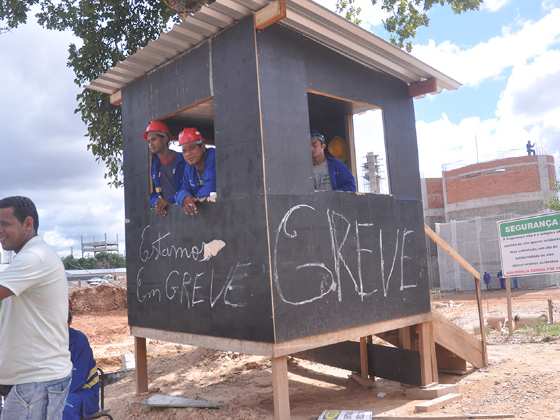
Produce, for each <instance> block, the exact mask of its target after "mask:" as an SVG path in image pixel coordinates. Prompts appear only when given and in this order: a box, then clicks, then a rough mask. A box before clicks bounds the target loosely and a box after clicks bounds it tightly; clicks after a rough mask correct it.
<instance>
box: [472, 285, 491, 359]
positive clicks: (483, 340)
mask: <svg viewBox="0 0 560 420" xmlns="http://www.w3.org/2000/svg"><path fill="white" fill-rule="evenodd" d="M474 285H475V291H476V304H477V305H478V325H479V327H480V341H481V343H482V360H483V362H484V366H485V367H486V366H488V352H487V349H486V330H485V329H484V312H483V308H482V290H481V288H480V279H477V278H476V277H475V278H474Z"/></svg>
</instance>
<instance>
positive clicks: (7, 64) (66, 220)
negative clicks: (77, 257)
mask: <svg viewBox="0 0 560 420" xmlns="http://www.w3.org/2000/svg"><path fill="white" fill-rule="evenodd" d="M73 40H74V38H73V37H72V35H71V34H68V33H64V32H55V31H47V30H44V29H42V28H40V27H39V26H38V25H37V24H35V23H28V24H26V25H23V26H22V27H20V28H18V29H16V30H13V31H11V32H8V33H4V34H2V35H0V51H2V66H0V80H2V98H3V99H4V100H3V101H2V104H0V126H1V127H2V140H1V145H2V164H1V165H0V191H1V193H0V196H2V197H4V196H8V195H26V196H29V197H30V198H31V199H33V201H34V202H35V203H36V205H37V208H38V210H39V218H40V223H39V224H40V227H39V233H40V234H41V235H43V236H44V237H45V239H46V240H47V241H48V242H49V243H51V244H52V245H53V246H54V247H55V248H56V249H57V251H58V252H59V253H61V254H67V253H69V251H70V247H74V250H75V251H77V249H78V247H79V240H80V235H81V234H83V235H86V236H89V237H91V236H92V235H95V236H96V237H97V238H98V239H100V238H101V236H102V235H104V234H105V232H107V234H108V235H109V236H110V238H111V239H114V237H115V236H116V234H119V237H120V238H122V239H124V203H123V197H122V191H121V190H115V189H111V188H109V187H108V186H107V185H106V181H105V179H104V178H103V171H104V169H103V167H102V166H100V165H98V164H97V163H96V162H95V159H94V158H93V156H92V155H91V153H90V152H89V151H87V149H86V145H87V139H86V138H85V137H84V134H85V132H86V128H85V126H84V124H83V123H82V121H81V120H80V118H79V117H78V116H77V115H75V114H74V109H75V107H76V99H75V96H76V93H77V92H78V90H77V87H76V86H75V85H74V81H73V77H74V76H73V73H72V71H71V70H70V69H68V68H67V67H66V60H67V55H68V44H69V43H70V42H72V41H73Z"/></svg>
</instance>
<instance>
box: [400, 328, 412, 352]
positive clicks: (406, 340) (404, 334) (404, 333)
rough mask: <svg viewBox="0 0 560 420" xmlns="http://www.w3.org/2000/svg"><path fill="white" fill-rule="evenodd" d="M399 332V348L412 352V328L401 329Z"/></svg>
mask: <svg viewBox="0 0 560 420" xmlns="http://www.w3.org/2000/svg"><path fill="white" fill-rule="evenodd" d="M398 331H399V347H400V348H402V349H405V350H412V340H411V336H410V334H411V329H410V327H403V328H399V330H398Z"/></svg>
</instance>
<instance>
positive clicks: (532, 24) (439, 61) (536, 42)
mask: <svg viewBox="0 0 560 420" xmlns="http://www.w3.org/2000/svg"><path fill="white" fill-rule="evenodd" d="M558 42H560V9H554V10H552V11H550V13H548V14H547V15H546V16H545V17H543V18H542V19H540V20H538V21H527V22H525V23H522V24H521V26H520V27H519V28H517V30H513V29H512V28H510V27H504V28H503V29H502V34H501V35H499V36H496V37H493V38H491V39H489V40H488V41H485V42H481V43H479V44H476V45H474V46H472V47H470V48H463V47H460V46H458V45H457V44H455V43H453V42H451V41H443V42H441V43H436V42H435V41H433V40H430V41H429V42H428V43H427V44H418V45H415V46H414V48H413V54H414V55H415V56H416V57H418V58H420V59H421V60H423V61H425V62H427V63H429V64H430V65H432V66H434V67H436V68H437V69H439V70H441V71H443V72H445V73H447V74H448V75H449V76H451V77H454V78H455V79H457V80H458V81H460V82H461V83H465V84H467V85H472V86H474V85H478V84H479V83H481V82H483V81H484V80H487V79H493V78H498V77H501V76H503V75H504V73H505V71H506V70H507V69H509V68H511V67H513V66H518V65H523V64H524V63H526V62H527V61H528V60H531V59H533V58H535V57H537V56H539V55H541V54H543V53H544V52H546V51H547V50H549V49H550V48H552V47H554V46H555V45H557V44H558Z"/></svg>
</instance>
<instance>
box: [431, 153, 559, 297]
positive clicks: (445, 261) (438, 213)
mask: <svg viewBox="0 0 560 420" xmlns="http://www.w3.org/2000/svg"><path fill="white" fill-rule="evenodd" d="M555 186H556V171H555V166H554V158H553V157H552V156H548V155H540V156H519V157H513V158H506V159H498V160H493V161H490V162H482V163H477V164H473V165H468V166H464V167H461V168H457V169H453V170H449V171H444V172H443V176H442V178H428V179H423V180H422V195H423V206H424V218H425V222H426V223H427V224H428V225H429V226H430V227H432V228H434V229H435V230H436V231H437V232H438V234H440V235H441V236H442V237H443V238H444V239H445V240H446V241H447V242H448V243H450V244H451V245H452V246H453V247H454V248H455V249H457V251H458V252H459V253H460V254H461V255H462V256H463V257H465V258H466V259H467V260H468V261H469V262H470V263H471V264H472V265H473V266H474V267H475V268H476V269H477V270H479V271H480V272H484V271H488V272H489V273H491V274H492V276H493V284H492V285H493V286H494V287H496V286H497V283H496V282H497V281H496V273H497V272H498V271H499V270H500V267H501V262H500V255H499V245H498V232H497V227H496V222H497V221H498V220H505V219H509V218H512V217H516V216H523V215H529V214H536V213H540V212H543V211H546V208H547V203H548V202H549V201H550V200H551V199H552V198H553V197H554V196H555V194H556V192H555ZM427 247H428V273H429V276H430V284H431V285H432V287H440V288H441V289H442V290H472V289H473V288H474V284H473V281H472V278H470V277H469V276H468V275H467V274H466V273H464V272H462V270H461V269H460V268H459V267H456V264H455V263H454V262H453V261H452V260H451V259H450V258H449V257H448V256H447V255H446V254H443V253H441V254H440V255H438V252H437V249H436V247H435V245H433V244H432V243H428V244H427ZM559 282H560V277H558V276H556V275H549V276H532V277H526V278H523V279H520V281H519V284H520V287H524V288H540V287H547V286H553V285H556V284H558V283H559Z"/></svg>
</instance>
